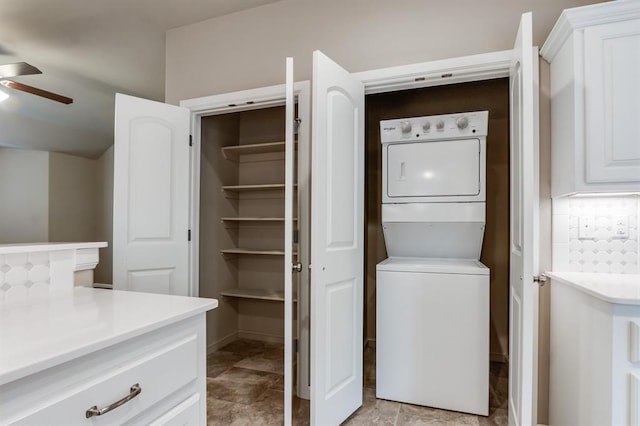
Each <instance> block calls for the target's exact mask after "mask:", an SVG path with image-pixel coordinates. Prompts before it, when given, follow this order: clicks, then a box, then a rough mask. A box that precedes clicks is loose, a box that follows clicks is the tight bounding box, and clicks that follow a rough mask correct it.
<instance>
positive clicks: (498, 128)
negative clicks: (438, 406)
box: [364, 78, 510, 380]
mask: <svg viewBox="0 0 640 426" xmlns="http://www.w3.org/2000/svg"><path fill="white" fill-rule="evenodd" d="M470 111H489V127H488V136H487V145H486V146H487V157H486V162H487V163H486V164H487V168H486V178H487V183H486V228H485V233H484V240H483V244H482V255H481V258H480V261H481V262H482V263H483V264H485V265H486V266H487V267H488V268H490V270H491V283H490V316H491V324H490V359H491V361H494V362H495V361H497V362H501V363H506V362H507V359H508V354H509V232H510V230H509V79H508V78H498V79H492V80H483V81H477V82H468V83H458V84H450V85H441V86H432V87H425V88H418V89H410V90H402V91H393V92H386V93H378V94H369V95H367V96H365V138H366V142H365V143H366V153H365V155H366V160H365V161H366V175H365V303H364V311H365V319H364V320H365V336H366V337H367V341H369V342H371V343H373V341H374V339H375V336H376V321H375V317H376V305H375V302H376V296H375V295H376V293H375V287H376V264H378V263H379V262H381V261H382V260H384V259H386V258H387V253H386V249H385V242H384V237H383V233H382V224H381V204H382V146H381V142H380V121H381V120H390V119H400V118H406V117H422V116H430V115H441V114H452V113H463V112H470ZM408 326H409V325H408ZM434 344H437V342H434ZM372 346H373V345H372ZM365 380H366V377H365Z"/></svg>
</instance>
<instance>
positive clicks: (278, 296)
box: [220, 288, 298, 303]
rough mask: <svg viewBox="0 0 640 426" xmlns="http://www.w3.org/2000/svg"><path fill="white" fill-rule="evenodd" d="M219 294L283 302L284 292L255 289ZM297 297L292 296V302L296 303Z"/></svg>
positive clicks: (227, 291)
mask: <svg viewBox="0 0 640 426" xmlns="http://www.w3.org/2000/svg"><path fill="white" fill-rule="evenodd" d="M220 294H221V295H222V296H226V297H235V298H239V299H254V300H268V301H273V302H284V291H276V290H261V289H256V288H233V289H229V290H224V291H221V292H220ZM297 301H298V297H297V295H296V294H295V293H294V294H293V302H294V303H295V302H297Z"/></svg>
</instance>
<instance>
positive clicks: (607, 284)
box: [546, 272, 640, 305]
mask: <svg viewBox="0 0 640 426" xmlns="http://www.w3.org/2000/svg"><path fill="white" fill-rule="evenodd" d="M546 274H547V276H549V277H551V278H552V279H553V280H556V281H559V282H561V283H563V284H567V285H569V286H571V287H574V288H576V289H578V290H581V291H583V292H585V293H587V294H590V295H592V296H594V297H597V298H598V299H602V300H604V301H605V302H609V303H618V304H624V305H640V275H638V274H597V273H587V272H547V273H546Z"/></svg>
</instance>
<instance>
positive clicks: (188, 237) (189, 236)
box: [187, 229, 191, 241]
mask: <svg viewBox="0 0 640 426" xmlns="http://www.w3.org/2000/svg"><path fill="white" fill-rule="evenodd" d="M187 241H191V229H189V230H188V231H187Z"/></svg>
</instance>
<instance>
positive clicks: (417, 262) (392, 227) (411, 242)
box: [376, 111, 490, 416]
mask: <svg viewBox="0 0 640 426" xmlns="http://www.w3.org/2000/svg"><path fill="white" fill-rule="evenodd" d="M487 125H488V113H487V112H486V111H483V112H472V113H464V114H449V115H441V116H432V117H416V118H407V119H400V120H386V121H381V122H380V132H381V140H382V144H383V150H382V152H383V154H382V158H383V182H382V190H383V194H382V195H383V204H382V225H383V231H384V238H385V245H386V248H387V253H388V255H389V258H388V259H386V260H384V261H383V262H381V263H379V264H378V265H377V271H376V280H377V284H376V330H377V331H376V353H377V355H376V396H377V397H378V398H382V399H389V400H394V401H401V402H406V403H411V404H418V405H425V406H429V407H435V408H442V409H447V410H455V411H461V412H468V413H474V414H480V415H485V416H486V415H488V414H489V279H490V273H489V269H488V268H487V267H486V266H485V265H483V264H482V263H480V261H479V258H480V253H481V250H482V239H483V236H484V228H485V187H486V172H485V167H486V166H485V156H486V155H485V147H486V135H487Z"/></svg>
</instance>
